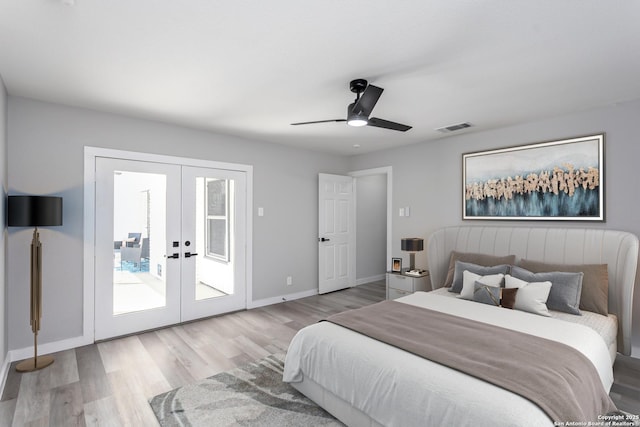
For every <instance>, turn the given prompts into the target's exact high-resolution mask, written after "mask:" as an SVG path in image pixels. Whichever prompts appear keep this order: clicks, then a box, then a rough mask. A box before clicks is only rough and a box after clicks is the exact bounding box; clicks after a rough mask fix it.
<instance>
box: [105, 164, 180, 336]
mask: <svg viewBox="0 0 640 427" xmlns="http://www.w3.org/2000/svg"><path fill="white" fill-rule="evenodd" d="M180 191H181V190H180V166H178V165H170V164H163V163H151V162H141V161H132V160H122V159H110V158H102V157H98V158H96V210H95V212H96V219H95V220H96V227H95V239H96V240H95V241H96V247H95V259H96V262H95V338H96V339H97V340H100V339H105V338H110V337H114V336H119V335H125V334H129V333H132V332H137V331H143V330H147V329H152V328H158V327H161V326H165V325H170V324H174V323H178V322H179V321H180V258H178V257H179V255H180V254H179V248H177V247H176V248H174V247H173V245H174V243H173V242H179V241H180V204H179V203H175V200H180ZM173 254H177V255H173ZM167 255H168V256H169V257H167ZM174 256H176V258H173V257H174Z"/></svg>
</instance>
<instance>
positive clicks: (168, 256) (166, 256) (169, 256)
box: [164, 252, 180, 258]
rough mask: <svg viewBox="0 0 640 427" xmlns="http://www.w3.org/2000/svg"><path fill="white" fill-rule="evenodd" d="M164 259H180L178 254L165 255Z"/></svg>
mask: <svg viewBox="0 0 640 427" xmlns="http://www.w3.org/2000/svg"><path fill="white" fill-rule="evenodd" d="M164 257H165V258H180V254H179V253H178V252H174V253H173V254H172V255H165V256H164Z"/></svg>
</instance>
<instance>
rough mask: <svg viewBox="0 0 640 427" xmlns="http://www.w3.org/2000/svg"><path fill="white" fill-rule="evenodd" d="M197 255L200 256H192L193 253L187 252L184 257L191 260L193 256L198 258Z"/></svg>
mask: <svg viewBox="0 0 640 427" xmlns="http://www.w3.org/2000/svg"><path fill="white" fill-rule="evenodd" d="M196 255H198V254H197V253H196V254H192V253H191V252H185V253H184V257H185V258H191V257H192V256H196Z"/></svg>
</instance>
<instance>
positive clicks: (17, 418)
mask: <svg viewBox="0 0 640 427" xmlns="http://www.w3.org/2000/svg"><path fill="white" fill-rule="evenodd" d="M384 295H385V290H384V282H376V283H371V284H367V285H362V286H358V287H355V288H350V289H346V290H343V291H338V292H334V293H331V294H326V295H318V296H313V297H308V298H303V299H299V300H296V301H288V302H284V303H281V304H276V305H272V306H268V307H262V308H257V309H252V310H247V311H242V312H237V313H232V314H227V315H223V316H219V317H213V318H209V319H205V320H200V321H196V322H191V323H187V324H183V325H179V326H174V327H170V328H166V329H160V330H157V331H152V332H147V333H143V334H139V335H134V336H129V337H125V338H119V339H115V340H111V341H106V342H101V343H98V344H93V345H89V346H85V347H80V348H76V349H73V350H67V351H63V352H60V353H56V354H54V357H55V359H56V361H55V363H54V364H53V365H51V366H50V367H49V368H47V369H44V370H41V371H38V372H32V373H25V374H19V373H17V372H15V370H14V369H13V367H14V366H12V370H11V372H10V373H9V377H8V378H7V383H6V386H5V390H4V393H3V396H2V399H0V426H56V427H58V426H87V425H88V426H117V427H120V426H135V427H139V426H157V425H158V424H157V421H156V419H155V416H154V415H153V413H152V411H151V409H150V407H149V405H148V403H147V401H148V399H150V398H151V397H153V396H155V395H157V394H159V393H163V392H165V391H168V390H171V389H173V388H176V387H179V386H182V385H185V384H188V383H192V382H195V381H198V380H200V379H203V378H206V377H209V376H211V375H215V374H216V373H219V372H222V371H225V370H228V369H231V368H233V367H236V366H239V365H242V364H245V363H247V362H250V361H253V360H256V359H260V358H263V357H265V356H267V355H269V354H274V353H282V352H284V351H286V349H287V347H288V345H289V342H290V340H291V339H292V338H293V336H294V335H295V333H296V332H297V331H298V330H299V329H301V328H302V327H304V326H306V325H309V324H312V323H315V322H317V321H318V320H319V319H321V318H324V317H326V316H328V315H331V314H334V313H338V312H341V311H344V310H348V309H352V308H358V307H362V306H365V305H368V304H372V303H374V302H378V301H381V300H383V299H384ZM14 365H15V364H14ZM615 375H616V384H614V387H613V388H612V392H611V395H612V398H613V399H614V401H615V402H616V404H617V405H618V406H619V408H620V409H622V410H626V411H628V412H631V413H633V414H639V413H640V360H638V359H632V358H624V357H621V358H619V360H618V361H617V362H616V366H615Z"/></svg>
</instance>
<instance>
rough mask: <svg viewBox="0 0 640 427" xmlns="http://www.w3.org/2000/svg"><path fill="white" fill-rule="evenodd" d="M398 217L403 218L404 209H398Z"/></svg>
mask: <svg viewBox="0 0 640 427" xmlns="http://www.w3.org/2000/svg"><path fill="white" fill-rule="evenodd" d="M398 216H404V208H400V213H398Z"/></svg>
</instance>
